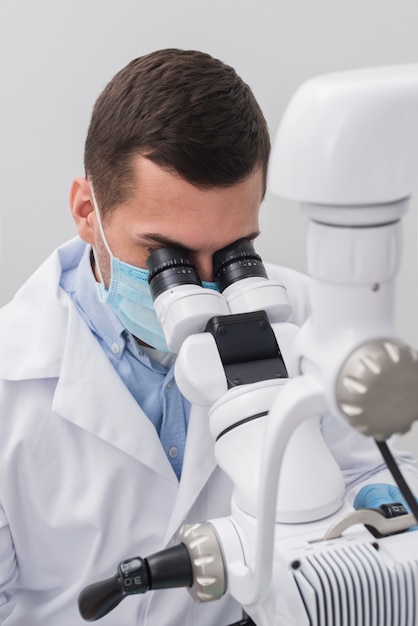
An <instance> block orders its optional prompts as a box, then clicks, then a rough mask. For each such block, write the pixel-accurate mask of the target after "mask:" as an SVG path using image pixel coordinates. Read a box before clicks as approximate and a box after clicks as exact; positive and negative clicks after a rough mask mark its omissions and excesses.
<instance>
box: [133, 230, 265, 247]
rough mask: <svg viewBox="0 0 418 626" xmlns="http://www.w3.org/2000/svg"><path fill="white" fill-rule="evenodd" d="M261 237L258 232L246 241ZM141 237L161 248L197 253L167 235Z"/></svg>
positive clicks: (142, 235)
mask: <svg viewBox="0 0 418 626" xmlns="http://www.w3.org/2000/svg"><path fill="white" fill-rule="evenodd" d="M259 235H260V231H259V230H256V231H254V232H252V233H249V234H248V235H246V237H245V239H250V241H252V240H254V239H256V238H257V237H258V236H259ZM140 237H141V239H146V240H147V241H149V242H150V243H157V244H159V245H160V246H164V247H174V248H183V249H185V250H188V251H189V252H195V250H192V249H191V248H186V246H185V245H184V243H181V242H180V241H176V240H175V239H171V237H166V236H165V235H160V234H159V233H145V234H141V235H140ZM241 239H242V237H241ZM232 243H234V242H233V241H231V244H232Z"/></svg>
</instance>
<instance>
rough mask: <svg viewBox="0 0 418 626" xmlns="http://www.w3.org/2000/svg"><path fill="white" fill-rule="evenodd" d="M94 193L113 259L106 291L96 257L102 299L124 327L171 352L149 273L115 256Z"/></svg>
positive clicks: (210, 285)
mask: <svg viewBox="0 0 418 626" xmlns="http://www.w3.org/2000/svg"><path fill="white" fill-rule="evenodd" d="M91 193H92V198H93V203H94V208H95V210H96V215H97V221H98V224H99V228H100V234H101V236H102V239H103V243H104V245H105V247H106V250H107V252H108V254H109V257H110V272H111V274H110V284H109V287H108V288H107V289H106V287H105V286H104V281H103V276H102V273H101V270H100V266H99V263H98V260H97V255H96V254H95V262H96V266H97V270H98V272H99V275H100V280H101V282H100V283H97V288H98V293H99V299H100V301H101V302H104V303H106V304H108V305H109V306H110V307H111V308H112V310H113V311H114V313H115V314H116V316H117V317H118V319H119V320H120V321H121V322H122V324H123V325H124V326H125V328H126V329H127V330H129V332H130V333H132V334H133V335H134V336H135V337H137V338H138V339H140V340H141V341H143V342H144V343H146V344H148V345H149V346H152V347H153V348H156V349H157V350H162V351H164V352H170V351H169V349H168V347H167V343H166V340H165V337H164V333H163V329H162V327H161V324H160V322H159V321H158V318H157V314H156V312H155V309H154V302H153V299H152V295H151V290H150V287H149V284H148V276H149V271H148V270H146V269H142V268H141V267H136V266H135V265H130V264H129V263H125V262H124V261H121V260H120V259H117V258H116V257H115V256H114V255H113V254H112V251H111V250H110V246H109V244H108V241H107V239H106V235H105V233H104V229H103V225H102V221H101V217H100V211H99V207H98V205H97V201H96V198H95V195H94V192H93V188H92V187H91ZM93 253H94V249H93ZM202 286H203V287H206V288H208V289H214V290H218V285H217V283H215V282H203V281H202Z"/></svg>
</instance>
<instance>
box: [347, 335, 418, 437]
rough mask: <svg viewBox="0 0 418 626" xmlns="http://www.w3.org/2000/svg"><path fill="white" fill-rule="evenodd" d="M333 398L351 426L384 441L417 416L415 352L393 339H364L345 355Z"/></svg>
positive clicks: (408, 427)
mask: <svg viewBox="0 0 418 626" xmlns="http://www.w3.org/2000/svg"><path fill="white" fill-rule="evenodd" d="M335 390H336V401H337V405H338V407H339V409H340V411H341V413H342V414H343V415H344V416H345V417H346V419H347V420H348V421H349V423H350V424H351V425H352V426H353V428H355V429H357V430H358V431H359V432H361V433H363V434H365V435H370V436H372V437H374V438H375V439H377V440H378V441H383V440H385V439H387V438H388V437H390V436H391V435H393V434H394V433H405V432H406V431H408V430H409V429H410V427H411V425H412V423H413V422H414V421H415V420H417V419H418V353H417V351H416V350H415V349H414V348H412V347H411V346H408V345H407V344H405V343H403V342H402V341H400V340H395V339H382V340H378V341H372V342H369V343H366V344H364V345H362V346H360V347H359V348H357V349H356V350H355V351H354V352H352V354H351V355H350V356H349V357H348V359H347V360H346V362H345V363H344V365H343V367H342V368H341V370H340V372H339V375H338V377H337V382H336V389H335Z"/></svg>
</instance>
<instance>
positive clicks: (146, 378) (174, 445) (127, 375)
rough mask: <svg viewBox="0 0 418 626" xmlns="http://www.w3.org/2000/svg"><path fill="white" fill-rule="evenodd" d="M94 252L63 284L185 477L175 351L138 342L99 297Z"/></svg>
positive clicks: (184, 415)
mask: <svg viewBox="0 0 418 626" xmlns="http://www.w3.org/2000/svg"><path fill="white" fill-rule="evenodd" d="M90 255H91V247H90V246H87V247H86V250H85V253H84V255H83V257H82V259H81V261H80V263H79V265H78V266H77V267H75V268H72V269H70V270H66V271H64V272H63V273H62V276H61V281H60V285H61V287H62V288H63V289H64V290H65V291H66V292H67V293H68V295H69V296H70V298H71V299H72V301H73V302H74V305H75V307H76V308H77V310H78V312H79V313H80V315H81V316H82V317H83V319H84V321H85V322H86V324H87V326H88V327H89V328H90V330H91V332H92V333H93V335H94V336H95V337H96V339H97V340H98V342H99V343H100V345H101V346H102V348H103V350H104V352H105V353H106V355H107V357H108V359H109V361H110V362H111V363H112V365H113V367H114V368H115V370H116V371H117V373H118V374H119V376H120V377H121V379H122V380H123V382H124V383H125V385H126V387H127V388H128V389H129V391H130V393H131V394H132V395H133V397H134V398H135V400H136V401H137V403H138V404H139V406H140V407H141V409H142V410H143V411H144V413H145V414H146V415H147V416H148V418H149V419H150V420H151V422H152V423H153V424H154V426H155V428H156V430H157V432H158V435H159V437H160V441H161V445H162V446H163V448H164V451H165V453H166V455H167V457H168V459H169V461H170V463H171V466H172V468H173V470H174V471H175V473H176V475H177V478H178V479H180V476H181V468H182V465H183V457H184V449H185V445H186V434H187V425H188V420H189V413H190V404H189V402H188V401H187V400H186V399H185V398H184V397H183V396H182V394H181V393H180V391H179V389H178V387H177V384H176V381H175V378H174V361H175V355H174V354H169V353H163V352H160V351H158V350H154V349H153V348H144V347H143V346H141V345H139V344H138V342H137V341H136V340H135V338H134V337H133V336H132V335H131V333H130V332H129V331H127V330H126V328H125V327H124V326H123V325H122V323H121V322H120V321H119V319H118V318H117V316H116V315H115V313H114V312H113V311H112V309H111V308H110V307H109V306H108V305H107V304H104V303H103V302H100V300H99V297H98V290H97V284H96V279H95V277H94V274H93V270H92V267H91V260H90Z"/></svg>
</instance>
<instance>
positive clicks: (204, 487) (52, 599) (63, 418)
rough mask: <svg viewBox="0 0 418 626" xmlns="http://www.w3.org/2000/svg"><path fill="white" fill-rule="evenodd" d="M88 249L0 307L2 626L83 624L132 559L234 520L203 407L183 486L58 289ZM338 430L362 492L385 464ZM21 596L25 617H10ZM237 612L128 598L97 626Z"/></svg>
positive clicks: (160, 594) (171, 594) (295, 278)
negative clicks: (188, 526) (194, 528)
mask: <svg viewBox="0 0 418 626" xmlns="http://www.w3.org/2000/svg"><path fill="white" fill-rule="evenodd" d="M83 250H84V244H83V243H82V242H81V241H80V240H79V239H74V240H72V241H71V242H68V243H67V244H65V245H64V246H62V247H61V248H59V249H58V251H56V252H55V253H53V254H52V256H51V257H50V258H49V259H48V260H47V261H46V262H45V263H44V264H43V265H42V266H41V267H40V268H39V269H38V271H37V272H36V273H35V274H34V275H33V276H32V277H31V278H30V279H29V281H28V282H27V283H26V284H25V285H24V286H23V287H22V288H21V290H20V291H19V292H18V294H17V295H16V296H15V298H14V300H13V301H12V302H11V303H10V304H8V305H7V306H6V307H4V308H3V309H2V310H1V312H0V622H1V621H2V619H4V620H5V622H4V623H5V624H7V625H9V624H11V625H13V626H29V625H30V626H77V625H81V624H85V623H86V622H84V621H83V620H82V618H81V617H80V616H79V613H78V608H77V597H78V594H79V592H80V590H81V589H83V588H84V587H85V586H86V585H88V584H90V583H92V582H96V581H97V580H101V579H104V578H107V577H110V576H112V575H114V573H115V571H116V566H117V565H118V563H119V562H120V561H121V560H123V559H125V558H130V557H133V556H138V555H139V556H147V555H149V554H151V553H153V552H155V551H158V550H161V549H162V548H164V547H165V546H166V545H167V543H168V542H169V541H170V540H171V539H172V537H173V535H174V534H175V533H176V531H177V530H178V528H179V526H180V525H181V524H182V523H183V522H184V521H185V520H186V521H187V520H188V521H204V520H207V519H210V518H214V517H219V516H225V515H228V512H229V503H230V497H231V484H230V481H229V480H228V478H227V477H226V476H225V475H224V474H223V472H222V471H221V470H220V469H219V468H217V466H216V463H215V458H214V454H213V443H212V439H211V436H210V434H209V430H208V420H207V416H206V411H205V410H204V409H202V408H199V407H193V408H192V412H191V416H190V423H189V430H188V437H187V445H186V451H185V457H184V467H183V473H182V478H181V482H180V484H179V483H178V481H177V478H176V476H175V474H174V472H173V470H172V468H171V466H170V463H169V461H168V460H167V458H166V456H165V453H164V451H163V448H162V447H161V445H160V441H159V439H158V435H157V433H156V431H155V428H154V427H153V425H152V424H151V422H150V421H149V420H148V419H147V417H146V416H145V415H144V413H143V412H142V410H141V409H140V408H139V406H138V405H137V403H136V402H135V400H134V399H133V397H132V396H131V394H130V393H129V391H128V390H127V389H126V387H125V386H124V384H123V383H122V381H121V379H120V378H119V376H118V375H117V373H116V372H115V370H114V369H113V367H112V365H111V364H110V363H109V361H108V359H107V358H106V356H105V354H104V352H103V351H102V349H101V347H100V345H99V344H98V342H97V341H96V339H95V338H94V337H93V335H92V334H91V333H90V331H89V329H88V328H87V326H86V325H85V323H84V321H83V320H82V318H81V317H80V315H79V314H78V313H77V311H76V309H75V308H74V306H73V304H72V302H71V301H70V299H69V298H68V296H67V294H66V293H65V292H64V291H63V290H62V289H61V288H60V287H59V280H60V275H61V272H62V269H66V268H69V267H72V266H75V265H77V264H78V262H79V260H80V258H81V255H82V253H83ZM269 272H270V273H273V274H275V275H276V274H277V275H280V276H281V277H282V279H283V280H284V281H285V283H286V284H287V287H288V291H289V294H290V298H291V301H292V303H293V304H295V319H296V321H298V322H301V321H302V319H303V317H304V316H305V315H306V311H307V308H306V307H307V279H306V278H305V277H302V276H301V275H299V274H297V273H295V272H292V271H291V270H284V269H278V270H273V269H272V268H269ZM138 384H140V381H138ZM339 428H340V427H339V426H338V427H337V426H336V425H335V420H334V421H330V423H329V424H328V427H327V426H326V424H325V423H324V436H325V437H327V431H328V441H329V443H330V446H331V449H332V446H334V449H335V451H336V452H337V458H338V461H339V462H340V465H341V466H342V467H343V469H344V471H345V476H346V479H347V483H348V484H355V483H356V482H358V481H362V480H363V479H364V478H365V476H366V475H368V473H370V471H371V468H372V467H374V466H376V464H377V463H378V461H376V458H373V452H370V448H367V447H364V445H363V443H362V444H361V445H362V446H363V448H361V446H359V445H358V441H357V440H361V442H365V441H367V440H366V439H364V438H361V437H360V436H359V435H356V433H353V432H352V431H351V430H349V429H348V427H347V429H346V431H343V432H341V431H340V430H339ZM352 440H354V442H355V443H354V445H355V446H356V448H353V441H352ZM360 448H361V449H360ZM355 449H356V456H355V457H353V456H352V454H351V453H353V450H355ZM405 462H406V461H405ZM373 471H375V470H373ZM11 583H14V585H11ZM12 592H13V594H14V595H15V597H16V598H17V604H16V609H15V611H14V612H13V613H12V614H11V615H10V617H8V618H7V619H6V617H7V616H8V615H9V613H10V611H11V609H12V605H13V603H12V600H11V599H10V598H9V596H10V594H11V593H12ZM239 617H240V610H239V608H238V607H237V606H236V605H235V603H234V602H233V601H232V600H231V599H229V598H228V597H225V598H223V599H222V600H220V601H218V602H213V603H210V604H206V605H199V604H196V603H194V602H193V601H192V600H191V598H190V596H189V594H188V592H187V591H186V590H185V589H175V590H167V591H156V592H150V593H148V594H145V595H144V596H133V597H131V598H127V599H126V600H124V601H123V602H122V603H121V604H120V605H119V607H118V608H117V609H116V610H115V611H113V612H112V613H110V614H109V615H108V616H106V617H104V618H103V619H102V620H101V621H100V622H99V623H100V624H103V626H106V625H107V626H109V625H113V626H134V625H136V626H227V625H228V624H230V623H231V622H233V621H236V620H238V619H239Z"/></svg>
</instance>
